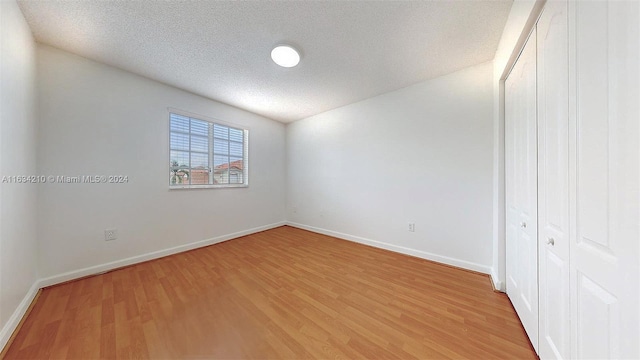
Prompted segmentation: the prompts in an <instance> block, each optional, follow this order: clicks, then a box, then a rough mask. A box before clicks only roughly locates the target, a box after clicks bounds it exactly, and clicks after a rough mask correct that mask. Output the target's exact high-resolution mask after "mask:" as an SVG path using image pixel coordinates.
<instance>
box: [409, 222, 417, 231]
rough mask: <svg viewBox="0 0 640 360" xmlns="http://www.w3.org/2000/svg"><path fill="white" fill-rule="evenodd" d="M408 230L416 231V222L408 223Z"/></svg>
mask: <svg viewBox="0 0 640 360" xmlns="http://www.w3.org/2000/svg"><path fill="white" fill-rule="evenodd" d="M409 231H410V232H416V223H409Z"/></svg>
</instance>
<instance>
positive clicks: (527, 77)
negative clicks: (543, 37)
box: [505, 32, 538, 350]
mask: <svg viewBox="0 0 640 360" xmlns="http://www.w3.org/2000/svg"><path fill="white" fill-rule="evenodd" d="M536 131H537V129H536V34H535V32H534V33H532V34H531V36H530V38H529V40H528V41H527V44H526V45H525V47H524V49H523V51H522V53H521V54H520V57H519V58H518V60H517V61H516V64H515V65H514V67H513V69H512V71H511V73H510V74H509V77H508V78H507V79H506V81H505V134H506V139H505V176H506V183H505V185H506V208H507V219H506V220H507V221H506V222H507V239H506V246H507V249H506V254H507V259H506V262H507V284H506V286H507V295H509V298H510V299H511V302H512V303H513V307H514V308H515V309H516V312H517V313H518V316H519V317H520V320H521V321H522V324H523V326H524V328H525V330H526V332H527V335H528V336H529V339H530V340H531V343H532V344H533V346H534V348H535V349H536V350H537V348H538V270H537V263H538V256H537V254H538V245H537V240H538V237H537V221H538V219H537V135H536Z"/></svg>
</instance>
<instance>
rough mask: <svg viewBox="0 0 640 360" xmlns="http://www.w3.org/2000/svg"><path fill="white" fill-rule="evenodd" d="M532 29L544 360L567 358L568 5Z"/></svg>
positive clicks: (557, 6)
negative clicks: (535, 42) (534, 36)
mask: <svg viewBox="0 0 640 360" xmlns="http://www.w3.org/2000/svg"><path fill="white" fill-rule="evenodd" d="M536 31H537V35H538V37H537V39H538V53H537V55H538V62H537V65H538V66H537V76H538V98H537V100H538V221H539V227H538V232H539V233H538V244H539V257H540V259H539V268H538V271H539V275H540V282H539V291H540V308H539V310H540V319H539V321H540V330H539V336H540V339H539V341H540V349H539V355H540V358H542V359H567V358H569V357H570V341H569V334H570V330H569V316H570V311H569V304H570V301H569V132H568V131H569V130H568V126H569V115H568V111H569V93H568V88H569V68H568V50H569V43H568V29H567V3H566V2H565V1H550V2H547V4H546V5H545V9H544V11H543V13H542V15H541V16H540V19H539V20H538V24H537V30H536Z"/></svg>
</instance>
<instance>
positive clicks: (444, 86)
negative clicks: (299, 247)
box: [287, 62, 493, 272]
mask: <svg viewBox="0 0 640 360" xmlns="http://www.w3.org/2000/svg"><path fill="white" fill-rule="evenodd" d="M492 71H493V67H492V63H490V62H489V63H484V64H481V65H478V66H474V67H471V68H467V69H464V70H462V71H459V72H456V73H453V74H450V75H447V76H443V77H440V78H437V79H433V80H430V81H427V82H423V83H419V84H417V85H414V86H411V87H408V88H405V89H401V90H398V91H395V92H391V93H387V94H384V95H380V96H377V97H374V98H371V99H368V100H364V101H361V102H358V103H355V104H351V105H347V106H345V107H342V108H338V109H335V110H332V111H329V112H326V113H323V114H320V115H317V116H313V117H311V118H307V119H304V120H301V121H297V122H294V123H291V124H290V125H288V126H287V173H288V177H287V184H288V188H287V199H288V200H287V203H288V219H289V221H290V222H293V223H295V224H299V225H302V226H303V227H306V228H310V229H313V230H316V231H321V232H325V233H329V234H334V235H337V236H341V237H344V238H348V239H351V240H355V241H360V242H364V243H368V244H372V245H375V246H380V247H384V248H387V249H391V250H395V251H400V252H404V253H409V254H413V255H416V256H421V257H425V258H430V259H434V260H437V261H442V262H446V263H450V264H453V265H457V266H461V267H465V268H469V269H474V270H478V271H483V272H489V270H490V267H491V261H492V152H493V138H492V131H493V123H492V120H493V87H492ZM409 222H415V224H416V231H415V233H412V232H409V231H408V229H407V228H408V223H409Z"/></svg>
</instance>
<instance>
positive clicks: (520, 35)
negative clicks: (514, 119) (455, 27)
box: [491, 0, 545, 290]
mask: <svg viewBox="0 0 640 360" xmlns="http://www.w3.org/2000/svg"><path fill="white" fill-rule="evenodd" d="M544 2H545V0H515V1H514V2H513V5H512V6H511V10H510V12H509V17H508V18H507V22H506V24H505V27H504V30H503V32H502V36H501V38H500V43H499V44H498V49H497V50H496V56H495V58H494V59H493V109H494V110H493V116H494V118H493V256H492V264H493V266H492V269H491V273H492V279H493V282H494V287H495V288H496V289H500V290H504V284H505V276H506V275H505V270H506V263H505V205H504V204H505V193H504V80H505V78H506V75H507V74H508V72H509V71H510V69H511V67H512V66H513V64H514V62H515V60H516V59H517V56H518V54H519V53H520V50H521V49H522V47H523V46H524V43H525V41H526V39H527V37H528V35H529V33H530V29H532V28H533V26H534V24H535V21H536V20H537V18H538V15H539V14H540V11H541V9H542V7H543V5H544Z"/></svg>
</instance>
